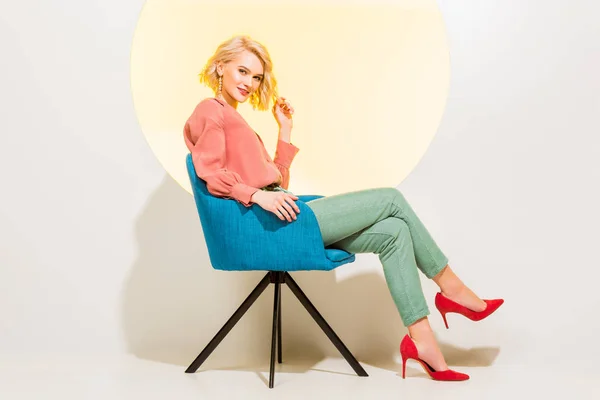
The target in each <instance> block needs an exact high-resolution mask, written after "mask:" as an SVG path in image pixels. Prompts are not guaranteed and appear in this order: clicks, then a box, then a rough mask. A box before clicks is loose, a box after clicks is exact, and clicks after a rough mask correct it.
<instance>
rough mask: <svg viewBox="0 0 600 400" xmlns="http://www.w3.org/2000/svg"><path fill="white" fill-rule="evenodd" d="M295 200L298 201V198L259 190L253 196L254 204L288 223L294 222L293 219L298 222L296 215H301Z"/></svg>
mask: <svg viewBox="0 0 600 400" xmlns="http://www.w3.org/2000/svg"><path fill="white" fill-rule="evenodd" d="M294 200H298V196H295V195H293V194H289V193H286V192H266V191H263V190H259V191H257V192H254V194H253V195H252V202H254V203H256V204H258V205H259V206H261V207H262V208H263V209H265V210H267V211H270V212H272V213H273V214H275V215H277V217H278V218H279V219H280V220H282V221H283V220H284V219H287V220H288V222H292V218H293V219H294V220H296V214H299V213H300V209H299V208H298V206H297V205H296V203H295V202H294Z"/></svg>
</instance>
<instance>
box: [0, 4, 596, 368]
mask: <svg viewBox="0 0 600 400" xmlns="http://www.w3.org/2000/svg"><path fill="white" fill-rule="evenodd" d="M142 6H143V1H141V0H133V1H127V2H123V1H116V0H103V1H99V0H96V1H92V0H87V1H67V0H62V1H52V2H43V1H27V2H16V1H13V2H9V1H6V0H3V1H2V2H1V5H0V7H1V12H0V48H1V49H2V62H1V64H0V108H1V110H2V115H1V117H0V134H1V135H0V173H1V181H0V183H1V186H0V187H1V194H2V196H1V202H0V316H1V317H0V356H1V357H15V358H22V357H36V358H43V357H46V356H50V355H57V354H58V355H64V356H69V355H74V354H89V355H90V356H91V357H95V356H100V355H107V354H123V353H132V354H134V355H136V356H137V357H140V358H142V359H151V360H158V361H164V362H168V363H176V364H179V365H182V366H184V365H187V364H189V362H191V361H192V360H193V358H194V357H195V356H196V355H197V354H198V353H199V351H200V350H201V349H202V347H203V346H204V345H205V344H206V343H207V341H208V340H209V339H210V338H211V337H212V336H213V335H214V334H215V333H216V331H217V330H218V329H219V328H220V327H221V325H222V324H223V323H224V322H225V320H226V319H227V318H228V317H229V316H230V315H231V313H232V312H233V311H234V310H235V308H236V307H237V306H238V305H239V303H240V302H241V301H242V300H243V298H244V297H245V296H246V295H247V294H248V293H249V291H250V290H251V289H252V288H253V287H254V285H255V284H256V283H257V282H258V280H259V279H260V276H261V273H247V274H242V273H225V272H217V271H214V270H212V269H211V267H210V264H209V260H208V255H207V251H206V247H205V244H204V241H203V237H202V232H201V229H200V224H199V221H198V217H197V214H196V209H195V206H194V204H193V199H192V198H191V196H190V195H189V194H188V193H187V192H185V191H184V190H183V189H182V188H180V187H179V186H178V185H177V184H176V183H175V182H174V181H173V180H172V179H171V178H170V177H169V176H168V175H166V173H165V171H164V170H163V169H162V168H161V166H160V165H159V163H158V161H157V160H156V159H155V157H154V155H153V154H152V152H151V151H150V149H149V147H148V145H147V144H146V142H145V139H144V136H143V134H142V132H141V130H140V127H139V126H138V123H137V120H136V116H135V114H134V110H133V104H132V97H131V92H130V78H129V67H130V66H129V57H130V45H131V40H132V37H133V33H134V29H135V24H136V22H137V18H138V15H139V12H140V10H141V8H142ZM439 6H440V8H441V11H442V13H443V15H444V19H445V21H446V24H447V32H448V40H449V43H450V54H451V88H450V94H449V99H448V103H447V107H446V111H445V114H444V118H443V120H442V122H441V126H440V129H439V131H438V133H437V135H436V137H435V139H434V141H433V143H432V145H431V147H430V148H429V150H428V152H427V153H426V155H425V157H424V158H423V159H422V160H421V162H420V164H419V165H418V166H417V168H416V169H415V170H414V171H413V172H412V174H411V175H410V176H409V177H408V178H407V179H406V180H405V181H404V182H402V183H400V185H399V186H398V188H399V189H400V190H402V192H403V193H404V194H405V195H406V197H407V198H408V199H409V201H410V202H411V204H413V207H414V208H415V210H416V211H417V212H418V214H419V215H420V216H421V217H422V219H423V220H424V221H425V223H426V225H427V226H428V227H429V228H430V231H431V232H432V234H433V236H434V237H435V238H436V240H437V241H438V243H439V244H440V245H441V246H442V248H443V249H444V250H445V252H446V253H447V254H448V256H449V257H450V263H451V265H452V266H453V267H454V269H455V270H456V271H457V272H458V273H459V275H460V276H461V277H462V278H463V279H464V280H465V281H466V283H467V284H469V285H470V286H471V287H472V288H473V289H475V290H476V291H477V292H478V293H479V294H481V296H483V297H504V298H505V299H506V303H505V305H504V306H503V307H502V308H501V309H500V310H499V311H498V312H497V314H496V315H494V316H493V318H490V319H489V320H485V321H482V322H479V323H477V324H474V323H472V322H470V321H467V320H465V319H464V318H460V317H458V316H454V317H453V316H450V317H449V319H450V321H449V322H450V328H451V329H450V330H449V331H446V330H445V329H444V328H443V324H442V322H441V318H440V317H439V315H438V314H436V310H435V309H434V308H433V296H434V294H435V288H434V287H433V286H432V285H431V283H430V282H424V283H425V286H424V289H425V292H426V295H427V297H428V299H429V300H430V303H429V304H430V306H431V307H432V316H431V322H432V325H433V326H434V329H435V330H436V332H438V333H439V340H440V342H441V343H443V344H444V349H445V352H446V354H448V353H451V352H452V351H454V350H456V349H463V350H469V349H470V350H471V353H470V356H472V358H473V359H478V360H479V362H480V363H481V364H482V365H487V364H494V363H496V364H501V363H506V364H526V363H533V364H537V363H551V362H552V363H554V362H556V363H558V362H562V361H567V362H568V361H580V362H585V363H588V362H589V363H590V365H591V363H592V362H593V361H594V359H595V358H597V357H598V356H599V355H600V351H599V346H598V340H597V338H598V334H599V333H600V329H599V326H600V322H599V321H598V318H597V315H598V311H597V307H599V306H600V301H599V300H598V296H597V293H596V290H597V279H598V276H599V273H598V269H599V267H600V262H599V261H598V250H597V248H598V247H597V246H598V243H597V242H598V239H599V237H600V235H599V234H598V226H599V225H600V212H599V211H598V208H597V207H598V204H599V203H600V190H599V188H598V182H600V163H599V161H598V156H599V155H600V150H599V149H600V139H599V138H598V134H599V133H600V130H599V127H600V123H599V122H598V116H599V114H600V78H598V71H600V24H599V23H598V15H599V13H600V5H599V3H598V2H595V1H592V0H589V1H584V0H575V1H569V2H567V1H556V0H545V1H541V0H535V1H533V0H532V1H516V0H512V1H491V0H485V1H477V2H475V1H468V0H467V1H465V0H454V1H446V0H443V1H439ZM215 40H216V39H215ZM302 156H303V157H310V153H309V152H308V151H305V152H304V153H303V155H302ZM295 276H296V280H297V282H298V283H299V284H300V285H301V286H302V288H303V289H304V290H305V292H306V293H307V294H308V295H309V297H310V298H311V299H312V300H313V302H314V304H315V305H316V306H317V307H318V308H319V310H320V311H321V313H322V314H323V315H324V316H325V317H326V318H327V319H328V321H329V322H330V323H331V325H332V326H333V327H334V329H336V331H337V332H338V334H339V335H340V336H341V337H342V339H343V340H344V341H345V342H346V344H347V345H348V346H349V347H350V348H351V350H352V351H353V352H354V353H355V355H356V356H357V357H358V358H359V359H360V360H362V361H369V362H372V363H373V364H375V365H378V364H379V365H384V364H385V363H386V362H387V361H393V360H394V359H395V358H394V357H396V353H397V346H398V343H399V341H400V339H401V335H402V334H403V332H404V328H402V327H401V321H400V318H399V316H398V314H397V312H396V310H395V308H394V307H393V303H392V300H391V297H390V296H389V293H388V292H387V287H386V285H385V282H384V280H383V276H382V274H381V267H380V265H379V264H378V260H377V258H376V257H374V256H372V255H364V256H363V255H361V256H360V257H359V259H358V261H357V262H356V263H354V264H352V265H346V266H344V267H342V268H340V269H339V270H338V271H337V272H336V273H316V272H315V273H300V274H297V275H295ZM271 294H272V289H269V290H268V291H267V292H266V293H265V295H263V297H262V298H261V299H260V300H259V301H258V302H257V304H256V305H255V307H254V308H253V309H252V310H251V311H250V312H249V314H248V315H246V317H244V319H243V320H242V321H241V322H240V324H239V325H238V326H236V328H235V329H234V330H233V331H232V333H231V334H230V336H229V337H228V338H227V339H226V340H225V341H224V342H223V343H222V345H221V346H220V347H219V348H218V349H217V351H216V352H215V353H214V354H213V356H212V357H211V358H209V361H208V364H207V367H210V366H211V365H212V366H215V365H219V366H235V365H243V364H244V363H247V362H252V361H253V360H256V359H260V360H266V359H267V358H268V349H269V346H270V343H269V340H270V337H269V335H270V329H271V328H270V321H271V314H270V313H271V307H272V297H271V296H270V295H271ZM283 302H284V304H283V307H284V309H283V312H284V351H287V352H288V354H289V353H291V352H295V353H305V354H307V357H312V356H315V357H318V356H320V355H322V354H336V351H335V349H334V348H333V347H332V346H331V345H330V344H329V343H328V342H327V340H326V339H325V338H324V335H323V334H322V333H321V332H320V331H319V329H318V327H317V326H316V325H315V324H314V323H313V322H312V321H311V320H310V319H309V317H308V315H307V314H306V312H305V311H304V310H303V309H301V308H300V306H299V305H298V302H297V301H296V300H295V299H293V298H292V297H291V295H290V293H289V291H288V289H287V288H284V298H283ZM311 354H312V355H311ZM465 357H469V353H468V352H467V353H466V355H465ZM492 368H493V367H492Z"/></svg>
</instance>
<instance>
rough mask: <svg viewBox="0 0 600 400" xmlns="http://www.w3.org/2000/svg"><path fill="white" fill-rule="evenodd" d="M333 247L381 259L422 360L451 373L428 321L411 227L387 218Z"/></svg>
mask: <svg viewBox="0 0 600 400" xmlns="http://www.w3.org/2000/svg"><path fill="white" fill-rule="evenodd" d="M332 247H336V248H340V249H344V250H346V251H349V252H351V253H375V254H377V255H379V259H380V261H381V264H382V266H383V272H384V276H385V280H386V282H387V285H388V288H389V290H390V294H391V295H392V299H393V300H394V303H395V304H396V308H397V309H398V312H399V313H400V317H401V319H402V322H403V323H404V326H406V327H408V331H409V334H410V336H411V337H412V339H413V341H414V342H415V345H416V346H417V349H418V350H419V355H420V357H421V358H422V359H423V360H425V361H426V362H427V363H429V365H431V366H432V367H433V368H434V369H436V370H438V371H442V370H446V369H448V366H447V365H446V362H445V360H444V357H443V355H442V353H441V351H440V349H439V347H438V345H437V342H436V340H435V337H434V335H433V331H432V330H431V327H430V325H429V321H428V319H427V315H429V309H428V307H427V302H426V300H425V297H424V296H423V291H422V289H421V281H420V279H419V273H418V268H417V263H416V261H415V253H414V250H413V248H414V245H413V240H412V237H411V235H410V231H409V229H408V225H407V224H406V223H405V222H404V221H403V220H401V219H399V218H395V217H388V218H386V219H384V220H381V221H379V222H376V223H375V224H373V225H371V226H370V227H368V228H366V229H363V230H361V231H359V232H357V233H354V234H352V235H350V236H348V237H346V238H344V239H342V240H340V241H338V242H335V243H333V244H332Z"/></svg>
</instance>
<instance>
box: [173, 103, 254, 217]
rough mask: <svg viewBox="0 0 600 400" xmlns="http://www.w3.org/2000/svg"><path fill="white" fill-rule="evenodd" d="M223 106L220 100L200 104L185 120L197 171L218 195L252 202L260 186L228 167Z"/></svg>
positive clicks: (186, 138)
mask: <svg viewBox="0 0 600 400" xmlns="http://www.w3.org/2000/svg"><path fill="white" fill-rule="evenodd" d="M223 125H224V123H223V109H222V107H221V105H220V104H218V103H216V102H207V103H203V104H200V105H199V106H198V107H197V108H196V110H194V113H193V114H192V116H191V117H190V118H189V120H188V121H187V122H186V124H185V129H184V133H185V142H186V145H187V147H188V149H189V150H190V152H191V153H192V160H193V163H194V168H195V170H196V174H197V175H198V177H199V178H201V179H202V180H204V181H205V182H206V188H207V189H208V191H209V192H210V193H211V194H213V195H215V196H218V197H225V198H233V199H235V200H237V201H239V202H240V203H242V204H243V205H244V206H246V207H249V206H250V205H252V202H251V200H250V199H251V198H252V195H253V194H254V193H255V192H256V191H258V190H260V189H259V188H254V187H252V186H249V185H246V184H245V183H244V182H243V181H242V178H241V177H240V175H239V174H238V173H236V172H234V171H229V170H227V168H225V165H226V163H225V161H226V159H225V155H226V152H225V131H224V129H223Z"/></svg>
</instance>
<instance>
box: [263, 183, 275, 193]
mask: <svg viewBox="0 0 600 400" xmlns="http://www.w3.org/2000/svg"><path fill="white" fill-rule="evenodd" d="M278 187H279V184H278V183H271V184H270V185H267V186H265V187H263V188H262V190H268V191H274V190H275V189H276V188H278Z"/></svg>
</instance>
